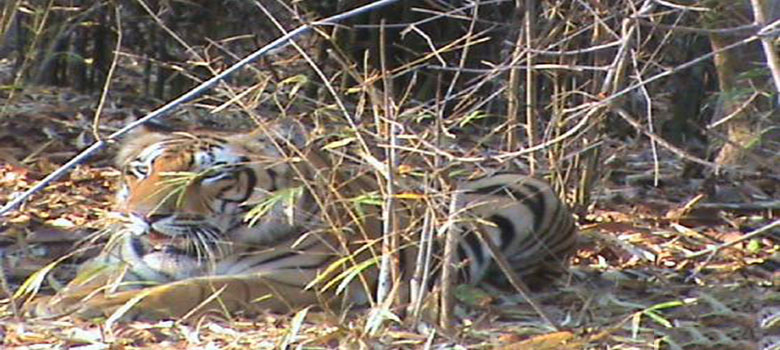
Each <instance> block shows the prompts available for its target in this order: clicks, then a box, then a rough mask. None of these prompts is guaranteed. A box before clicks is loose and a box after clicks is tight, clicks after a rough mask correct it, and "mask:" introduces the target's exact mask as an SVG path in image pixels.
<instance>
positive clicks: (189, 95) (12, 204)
mask: <svg viewBox="0 0 780 350" xmlns="http://www.w3.org/2000/svg"><path fill="white" fill-rule="evenodd" d="M395 2H398V0H379V1H376V2H373V3H370V4H368V5H365V6H361V7H358V8H355V9H353V10H350V11H347V12H344V13H341V14H338V15H335V16H331V17H328V18H326V19H323V20H320V21H315V22H312V23H311V24H309V25H303V26H300V27H298V28H296V29H295V30H293V31H291V32H289V33H288V34H286V35H283V36H281V37H280V38H279V39H276V40H274V41H273V42H271V43H270V44H268V45H266V46H263V47H262V48H260V49H259V50H257V51H255V52H253V53H251V54H249V55H248V56H246V57H244V58H243V59H242V60H241V61H238V62H237V63H236V64H234V65H232V66H230V67H228V68H227V69H225V70H224V71H222V73H219V74H217V75H215V76H214V77H212V78H211V79H209V80H206V81H204V82H203V83H201V84H200V85H198V86H196V87H195V88H193V89H191V90H190V91H187V92H186V93H184V94H183V95H181V96H179V97H177V98H176V99H174V100H173V101H171V102H168V103H167V104H165V105H164V106H162V107H160V108H158V109H155V110H154V111H152V112H151V113H149V114H147V115H145V116H144V117H143V118H140V119H138V120H136V121H135V122H132V123H130V124H128V125H126V126H125V127H123V128H121V129H119V130H118V131H116V132H114V133H113V134H111V135H109V136H108V137H107V138H105V139H103V140H98V141H95V143H93V144H92V145H90V146H89V147H87V149H85V150H84V151H82V152H81V153H79V154H78V155H76V156H75V157H73V158H72V159H71V160H69V161H68V162H67V163H65V164H64V165H63V166H61V167H60V168H59V169H57V170H55V171H54V172H52V173H50V174H49V175H48V176H46V177H45V178H44V179H43V180H41V181H39V182H38V183H37V184H35V186H33V187H32V188H30V189H29V190H27V191H25V192H23V193H22V194H20V195H19V196H17V197H16V198H14V199H12V200H11V201H9V202H8V203H6V204H5V205H4V206H3V207H2V208H0V216H2V215H5V214H6V213H8V212H9V211H11V210H12V209H14V208H16V207H17V206H19V205H21V204H22V202H24V201H25V200H26V199H27V198H28V197H30V196H31V195H33V194H34V193H36V192H38V191H40V190H41V189H43V188H44V187H46V186H47V185H48V184H49V183H50V182H52V181H54V180H56V179H58V178H59V177H60V176H62V175H64V174H65V173H67V172H68V171H70V169H71V168H73V167H75V166H76V165H78V164H81V163H82V162H84V161H85V160H87V159H88V158H89V157H91V156H92V155H93V154H94V153H96V152H97V151H99V150H101V149H103V147H106V145H108V143H109V142H111V141H113V140H116V139H117V138H118V137H120V136H122V135H124V134H125V133H127V132H128V131H130V130H132V129H133V128H135V127H137V126H139V125H141V124H143V123H146V122H148V121H150V120H152V119H154V118H157V117H160V116H162V115H165V114H167V113H169V112H171V111H173V110H174V109H175V108H177V107H178V106H179V105H180V104H182V103H185V102H187V101H190V100H192V99H194V98H195V97H198V96H200V95H201V94H202V93H203V92H205V91H206V90H208V89H210V88H211V87H213V86H214V85H216V84H217V83H219V82H220V81H222V80H223V79H225V78H227V77H228V76H230V75H231V74H233V73H235V72H236V71H238V70H239V69H241V68H243V67H244V66H246V65H247V64H249V63H252V62H254V61H255V60H257V59H258V58H260V57H262V56H264V55H266V54H268V53H269V52H271V51H273V50H277V49H281V48H283V47H284V46H286V45H287V44H289V43H290V42H291V41H292V40H293V39H295V38H297V37H298V36H300V35H303V34H305V33H308V32H309V31H311V30H312V28H313V27H315V26H321V25H332V24H336V23H338V22H340V21H342V20H344V19H347V18H350V17H354V16H357V15H360V14H362V13H365V12H368V11H373V10H376V9H378V8H380V7H384V6H387V5H390V4H393V3H395Z"/></svg>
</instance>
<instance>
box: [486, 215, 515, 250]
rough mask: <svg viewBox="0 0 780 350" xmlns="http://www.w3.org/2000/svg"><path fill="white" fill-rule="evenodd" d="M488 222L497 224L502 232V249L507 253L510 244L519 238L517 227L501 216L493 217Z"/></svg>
mask: <svg viewBox="0 0 780 350" xmlns="http://www.w3.org/2000/svg"><path fill="white" fill-rule="evenodd" d="M488 220H490V221H491V222H493V223H494V224H496V226H498V229H499V230H501V244H500V247H501V251H502V252H503V251H505V250H506V248H507V247H508V246H509V244H510V243H512V241H514V240H515V238H516V237H517V233H516V232H515V226H514V225H513V224H512V221H510V220H509V219H507V218H505V217H503V216H499V215H493V216H491V217H490V218H489V219H488Z"/></svg>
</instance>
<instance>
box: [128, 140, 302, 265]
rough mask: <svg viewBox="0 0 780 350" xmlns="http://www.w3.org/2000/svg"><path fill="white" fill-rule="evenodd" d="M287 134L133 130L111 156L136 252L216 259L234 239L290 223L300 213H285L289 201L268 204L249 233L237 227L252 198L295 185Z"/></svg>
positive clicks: (259, 236) (268, 235) (265, 234)
mask: <svg viewBox="0 0 780 350" xmlns="http://www.w3.org/2000/svg"><path fill="white" fill-rule="evenodd" d="M270 134H273V136H268V135H270ZM290 139H291V138H290V137H286V136H284V135H280V134H279V133H278V132H276V131H273V130H272V131H270V132H268V131H266V132H264V133H263V132H257V133H248V134H232V135H231V134H221V133H215V132H171V131H163V130H155V129H150V128H148V127H147V128H142V129H141V130H139V131H136V132H134V133H133V134H131V135H130V136H129V137H127V138H126V139H125V140H124V142H123V143H122V145H121V147H120V150H119V153H118V156H117V158H116V162H117V165H118V166H119V168H120V169H121V171H122V176H121V186H120V190H119V192H118V194H117V202H118V203H117V206H116V207H117V210H118V211H119V213H120V216H121V217H123V218H124V219H125V230H124V231H125V232H130V233H131V235H132V236H134V237H136V238H134V239H136V240H137V242H134V243H133V246H134V248H133V250H134V252H133V254H134V255H138V256H144V255H145V254H150V253H151V252H153V251H154V252H157V253H158V254H165V256H166V257H167V256H169V255H174V256H193V257H195V256H197V258H199V259H200V258H204V257H208V258H212V259H213V258H215V257H216V258H218V257H219V255H220V254H224V253H225V249H232V248H231V247H230V246H231V245H233V244H235V243H236V242H240V241H242V240H252V241H253V242H254V243H258V242H260V243H262V241H263V240H272V239H273V237H274V235H277V234H279V233H280V232H281V233H285V232H288V231H290V230H292V229H293V226H295V220H305V218H301V217H295V218H293V219H290V218H289V215H285V213H287V212H289V211H290V209H291V208H289V207H288V206H289V205H290V204H289V202H285V203H288V204H287V206H285V203H278V204H274V205H271V206H269V208H268V210H267V211H266V212H265V214H264V219H263V220H260V221H258V223H256V224H255V225H254V226H252V227H251V231H252V232H251V233H249V232H247V230H236V229H235V228H236V227H237V226H247V225H246V223H245V222H244V217H245V214H246V213H247V211H248V210H249V209H251V207H252V206H253V204H257V203H261V202H263V201H264V200H267V199H268V198H270V197H272V196H273V195H274V194H275V192H277V191H278V190H282V189H288V188H291V187H294V186H295V183H294V182H295V178H297V177H296V176H294V175H292V173H293V167H294V166H295V165H294V163H295V162H296V160H295V159H296V158H297V157H296V156H294V155H293V153H294V152H292V151H291V152H289V153H291V154H284V152H283V151H282V149H284V148H287V149H288V150H292V149H297V148H294V147H286V146H289V145H291V143H290V141H289V140H290ZM297 159H299V158H297ZM236 235H239V237H236ZM139 250H143V251H139ZM163 260H165V259H163ZM168 260H170V259H168Z"/></svg>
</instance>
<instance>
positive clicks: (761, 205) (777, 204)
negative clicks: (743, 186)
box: [696, 200, 780, 210]
mask: <svg viewBox="0 0 780 350" xmlns="http://www.w3.org/2000/svg"><path fill="white" fill-rule="evenodd" d="M696 208H703V209H722V210H780V200H775V201H761V202H754V203H701V204H698V205H696Z"/></svg>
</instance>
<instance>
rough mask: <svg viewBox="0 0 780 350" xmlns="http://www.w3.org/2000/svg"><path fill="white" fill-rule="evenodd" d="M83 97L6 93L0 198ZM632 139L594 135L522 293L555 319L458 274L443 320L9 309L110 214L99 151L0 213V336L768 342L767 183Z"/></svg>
mask: <svg viewBox="0 0 780 350" xmlns="http://www.w3.org/2000/svg"><path fill="white" fill-rule="evenodd" d="M94 99H95V97H94V96H83V95H79V94H76V93H72V92H70V91H63V90H57V89H40V90H25V92H24V95H23V96H17V98H16V99H15V101H14V103H13V104H10V105H4V106H0V108H4V115H5V117H3V119H1V120H0V203H6V202H7V201H8V200H9V199H11V198H12V197H13V196H14V195H17V194H18V193H20V192H22V191H24V190H27V189H28V188H30V187H31V186H32V185H34V184H35V183H36V182H37V181H39V180H40V179H42V178H43V177H44V176H46V175H47V174H49V173H50V172H51V171H53V170H54V169H56V168H57V167H59V166H60V165H62V164H63V163H64V162H66V161H67V160H68V159H70V158H71V157H73V156H74V155H76V154H77V152H78V151H79V150H80V149H83V148H84V147H86V146H88V145H89V144H90V143H91V142H92V140H93V139H94V136H93V126H92V121H93V116H92V114H91V113H92V112H90V110H89V109H86V108H85V109H83V110H82V109H79V107H78V106H90V105H92V102H91V101H93V100H94ZM0 100H3V99H0ZM85 101H90V102H85ZM135 113H136V112H135V111H134V110H131V109H126V108H120V107H115V106H108V107H107V108H106V110H105V111H104V113H103V115H102V116H101V118H102V120H101V128H105V130H103V131H110V130H111V129H112V128H118V127H120V126H121V125H123V123H125V118H126V117H127V116H130V115H133V114H135ZM642 142H646V141H641V142H640V141H625V142H615V143H614V144H613V145H612V146H609V147H607V148H606V149H605V151H604V152H605V155H604V159H607V161H606V162H605V167H606V169H607V171H605V172H604V174H605V176H604V178H603V179H601V180H600V181H598V185H597V186H596V188H597V191H596V192H595V193H594V194H593V195H594V202H595V203H594V205H592V206H591V207H590V208H588V209H587V210H586V212H587V214H583V215H581V216H580V217H579V225H580V228H581V231H582V236H583V241H584V242H583V243H582V246H581V248H580V249H579V251H578V252H577V255H576V256H575V257H574V258H573V261H572V265H573V268H572V271H571V274H570V275H569V278H565V279H562V280H560V281H557V282H556V284H555V285H554V286H551V287H548V288H545V289H543V290H541V291H539V292H536V293H534V294H533V297H534V298H535V299H536V301H537V302H538V303H539V304H540V305H541V306H542V307H543V309H544V310H545V311H546V312H547V313H549V314H550V315H551V316H552V317H553V318H554V319H556V320H558V321H559V322H560V323H561V325H560V326H561V327H560V329H558V330H556V329H554V328H552V327H551V326H550V325H547V324H545V323H544V322H543V321H542V320H541V318H540V317H539V316H538V315H537V314H536V313H535V312H534V311H533V309H532V308H531V307H530V306H529V304H528V303H527V302H525V301H523V300H522V299H521V298H519V297H517V296H514V295H511V294H505V293H498V292H495V291H490V292H489V293H478V292H479V290H478V289H477V288H475V287H463V288H460V289H459V292H458V295H457V297H458V299H459V301H460V303H459V305H458V307H457V309H456V325H455V327H453V329H452V330H447V331H445V330H442V329H438V328H437V327H435V326H433V325H432V324H431V323H426V322H421V323H419V324H417V325H416V326H411V325H409V323H408V322H404V321H405V320H392V318H391V319H388V320H387V321H386V322H384V323H383V324H382V325H381V326H379V327H376V325H375V324H372V323H371V322H370V321H371V319H372V318H371V317H369V316H367V315H368V310H353V311H352V312H350V313H347V314H345V315H333V314H330V313H326V312H319V311H314V310H311V311H308V312H305V313H304V312H302V313H299V314H297V315H275V314H267V315H263V316H262V317H255V318H251V319H246V318H240V317H238V318H235V319H229V320H228V319H225V318H223V317H207V318H204V319H200V320H191V321H190V322H185V323H178V322H172V321H169V322H159V323H144V322H133V323H120V324H114V325H111V326H110V327H106V326H104V325H100V324H95V323H91V322H86V321H78V320H72V319H70V318H67V317H66V318H62V319H55V320H40V319H30V318H25V317H24V315H22V314H20V311H19V310H20V308H21V307H22V304H23V303H24V301H25V299H24V298H23V297H18V296H17V297H14V298H11V297H10V296H11V295H12V294H13V293H14V292H15V291H16V290H17V289H18V288H19V286H20V285H21V284H22V283H23V282H24V281H25V280H26V279H27V278H29V277H30V276H31V275H33V274H34V273H35V272H36V271H39V270H41V269H44V268H45V267H46V266H48V265H49V264H51V263H52V262H54V261H56V260H57V259H58V257H60V256H64V255H66V254H67V253H69V252H71V251H73V250H74V249H75V248H76V247H78V244H79V242H81V241H82V240H83V239H84V238H85V237H88V236H89V235H90V234H91V233H93V232H94V231H96V230H99V229H100V228H101V227H102V226H103V225H104V222H105V220H107V218H109V217H110V211H111V207H112V198H113V193H114V191H115V189H116V182H117V180H118V176H119V173H118V171H117V170H115V169H114V168H113V167H112V161H111V154H112V150H108V151H104V152H102V153H100V154H98V155H97V156H95V157H93V158H92V159H91V160H90V161H88V162H86V163H85V164H82V165H80V166H78V167H76V168H75V169H74V170H73V171H71V172H70V173H69V174H68V175H66V176H65V177H63V178H61V179H59V180H58V181H56V182H54V183H52V184H51V185H49V186H47V187H46V188H45V189H44V190H43V191H41V192H40V193H37V194H36V195H34V196H33V197H32V198H31V199H30V200H28V201H27V202H26V203H25V205H24V206H23V207H22V208H21V209H20V210H17V211H14V212H12V213H11V214H9V215H7V216H6V217H4V218H3V219H2V223H0V257H1V258H2V270H3V272H4V274H5V276H4V278H5V283H4V285H3V288H4V289H5V293H4V294H5V295H6V297H5V299H3V300H2V306H1V307H2V308H1V309H0V312H2V314H1V315H0V342H2V344H4V345H3V348H6V349H48V348H60V349H250V348H251V349H275V348H281V349H286V348H290V349H293V348H294V349H331V348H345V349H353V348H354V349H529V350H530V349H535V350H544V349H685V350H689V349H719V350H729V349H734V350H737V349H739V350H744V349H762V350H763V349H778V348H780V341H778V338H777V337H776V335H777V334H780V332H778V328H780V290H779V289H778V283H779V282H780V273H778V266H780V258H778V255H780V254H779V253H778V246H779V245H780V236H779V235H778V230H775V231H774V232H771V231H770V232H765V233H763V234H757V235H754V236H747V237H746V233H748V232H750V231H751V230H754V229H757V228H759V227H762V226H764V225H766V224H768V223H769V222H771V221H773V220H776V215H777V210H776V208H777V206H776V205H775V210H774V212H773V210H771V209H762V208H761V205H759V204H761V203H771V202H772V201H775V202H776V201H777V198H778V196H780V184H778V183H776V182H773V181H770V180H766V179H761V178H741V179H732V180H729V181H725V180H704V179H697V178H690V179H689V178H683V177H682V176H680V175H679V174H681V173H682V168H683V164H682V162H681V161H678V160H676V158H675V157H673V156H672V155H670V154H665V153H663V151H661V153H660V156H659V159H661V161H659V162H655V161H654V160H653V159H654V158H653V156H652V154H651V152H650V150H649V149H650V148H649V147H647V145H646V144H643V143H642ZM656 181H657V183H656ZM773 215H774V216H773ZM94 250H95V249H92V252H91V253H92V254H94ZM85 254H87V255H89V254H90V252H89V251H88V252H87V253H85ZM78 261H80V260H79V259H78V258H71V259H69V260H66V261H64V262H62V263H61V264H60V266H61V268H59V269H57V270H54V271H53V272H52V273H50V274H48V276H46V277H45V278H44V279H45V281H46V282H47V283H46V284H48V285H50V286H52V287H55V288H56V287H58V286H61V285H62V284H63V283H66V282H67V279H68V278H69V276H71V275H72V274H73V269H74V268H73V265H74V264H75V263H77V262H78ZM41 293H47V291H46V290H42V291H41Z"/></svg>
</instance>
